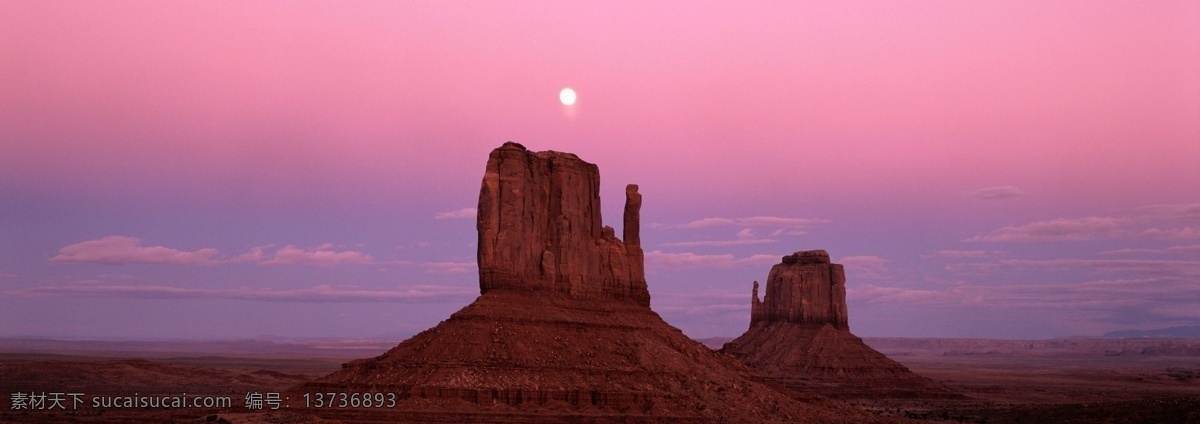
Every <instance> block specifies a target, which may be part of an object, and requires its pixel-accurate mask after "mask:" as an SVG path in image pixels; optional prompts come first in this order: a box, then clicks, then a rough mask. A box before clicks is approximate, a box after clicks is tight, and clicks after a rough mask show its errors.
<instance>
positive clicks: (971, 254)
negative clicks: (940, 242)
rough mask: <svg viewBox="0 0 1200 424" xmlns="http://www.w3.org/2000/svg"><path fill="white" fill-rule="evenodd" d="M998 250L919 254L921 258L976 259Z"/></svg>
mask: <svg viewBox="0 0 1200 424" xmlns="http://www.w3.org/2000/svg"><path fill="white" fill-rule="evenodd" d="M998 253H999V252H989V251H987V250H939V251H936V252H933V253H932V254H929V255H921V257H922V258H934V257H939V258H947V259H976V258H985V257H988V256H990V255H993V254H998Z"/></svg>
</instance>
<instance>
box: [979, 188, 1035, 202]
mask: <svg viewBox="0 0 1200 424" xmlns="http://www.w3.org/2000/svg"><path fill="white" fill-rule="evenodd" d="M967 194H968V195H970V196H972V197H976V198H979V199H984V200H1000V199H1011V198H1014V197H1021V196H1024V195H1025V191H1024V190H1021V189H1019V188H1016V187H1013V186H1010V185H1007V186H999V187H987V188H981V189H979V190H975V191H972V192H970V193H967Z"/></svg>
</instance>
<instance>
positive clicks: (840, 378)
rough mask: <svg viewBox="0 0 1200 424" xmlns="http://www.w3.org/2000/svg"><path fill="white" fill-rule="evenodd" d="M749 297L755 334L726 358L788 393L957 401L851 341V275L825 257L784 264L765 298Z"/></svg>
mask: <svg viewBox="0 0 1200 424" xmlns="http://www.w3.org/2000/svg"><path fill="white" fill-rule="evenodd" d="M758 289H759V286H758V282H757V281H755V282H754V285H753V288H752V289H751V297H750V328H749V329H748V330H746V332H745V333H744V334H742V335H741V336H740V337H738V338H736V339H734V340H733V341H731V342H729V343H726V344H725V346H724V347H723V348H722V349H721V351H722V352H725V353H728V354H730V355H733V356H734V357H736V358H738V359H739V360H741V361H742V362H743V363H745V364H746V365H749V366H750V367H751V368H754V369H756V370H758V371H760V372H762V373H763V374H765V375H767V376H768V377H771V378H774V379H776V380H777V381H779V382H780V383H783V384H784V385H785V386H787V387H788V388H791V389H793V390H797V391H815V392H817V393H820V394H822V395H825V396H829V397H834V398H846V399H856V398H865V399H880V398H895V399H901V398H904V399H911V398H953V397H958V396H957V395H955V394H954V393H952V392H951V391H950V390H949V389H948V388H946V387H945V386H942V385H941V384H939V383H937V382H935V381H933V380H931V379H928V378H925V377H922V376H920V375H917V374H916V373H914V372H912V371H910V370H909V369H908V368H906V367H905V366H904V365H901V364H900V363H898V362H896V361H893V360H891V359H889V358H888V357H887V356H884V355H883V354H882V353H879V352H878V351H876V350H875V349H872V348H871V347H870V346H867V345H866V344H865V343H863V341H862V339H860V338H858V336H855V335H854V334H852V333H850V325H849V316H848V315H849V314H848V313H847V310H846V272H845V270H844V269H843V267H842V265H840V264H835V263H832V262H831V261H830V259H829V253H827V252H826V251H824V250H809V251H800V252H796V253H793V254H791V255H788V256H784V257H783V260H782V261H781V262H780V263H779V264H776V265H775V266H773V267H771V272H770V274H769V275H768V276H767V287H766V293H765V295H764V296H763V300H762V301H760V300H759V298H758Z"/></svg>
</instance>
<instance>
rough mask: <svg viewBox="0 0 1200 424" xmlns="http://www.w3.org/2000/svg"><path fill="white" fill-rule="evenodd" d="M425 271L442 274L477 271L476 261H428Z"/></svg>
mask: <svg viewBox="0 0 1200 424" xmlns="http://www.w3.org/2000/svg"><path fill="white" fill-rule="evenodd" d="M422 265H424V266H425V268H426V269H425V272H431V273H441V274H463V273H468V272H472V271H475V268H476V267H477V265H476V264H475V262H426V263H424V264H422Z"/></svg>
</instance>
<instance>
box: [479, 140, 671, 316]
mask: <svg viewBox="0 0 1200 424" xmlns="http://www.w3.org/2000/svg"><path fill="white" fill-rule="evenodd" d="M625 197H626V199H625V227H624V228H625V240H626V242H624V243H622V242H621V240H619V239H617V238H616V236H615V234H614V231H613V229H612V227H607V226H602V225H603V224H602V221H601V219H600V170H599V168H597V167H596V165H593V164H590V163H587V162H584V161H582V160H580V159H579V158H578V157H576V156H575V155H573V154H570V153H559V152H553V151H550V152H536V153H534V152H530V151H528V150H526V149H525V148H524V147H523V146H521V145H520V144H517V143H512V142H509V143H505V144H504V145H503V146H501V147H500V148H499V149H496V150H493V151H492V154H491V156H489V157H488V163H487V171H486V172H484V174H483V187H481V188H480V190H479V216H478V223H477V224H476V228H477V229H478V230H479V252H478V260H479V289H480V291H481V292H482V293H487V292H488V291H490V290H493V289H499V288H511V289H525V290H548V291H555V292H559V293H567V294H569V295H571V296H573V297H607V298H612V299H632V300H634V301H636V302H638V303H640V304H642V305H646V306H649V305H650V292H648V291H647V290H646V276H645V271H644V270H643V268H642V247H641V245H640V241H639V238H638V226H639V223H638V219H639V210H640V209H641V206H642V197H641V195H640V194H638V192H637V186H636V185H632V184H631V185H629V186H628V187H626V189H625Z"/></svg>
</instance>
